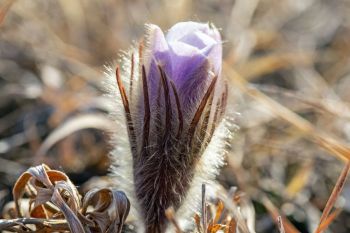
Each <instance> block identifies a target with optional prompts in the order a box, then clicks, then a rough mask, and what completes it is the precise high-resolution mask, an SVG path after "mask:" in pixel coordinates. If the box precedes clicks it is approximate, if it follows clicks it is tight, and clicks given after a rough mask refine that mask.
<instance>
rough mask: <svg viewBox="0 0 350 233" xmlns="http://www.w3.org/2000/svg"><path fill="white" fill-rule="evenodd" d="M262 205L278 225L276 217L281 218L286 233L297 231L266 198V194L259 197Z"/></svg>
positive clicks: (295, 232) (296, 232) (297, 232)
mask: <svg viewBox="0 0 350 233" xmlns="http://www.w3.org/2000/svg"><path fill="white" fill-rule="evenodd" d="M261 200H262V203H263V205H264V206H265V208H266V209H267V210H268V212H269V213H270V215H271V218H272V219H273V220H274V221H275V223H276V225H277V226H279V222H278V218H281V220H283V223H284V229H285V232H286V233H299V231H298V230H297V229H296V228H295V226H294V225H293V224H292V223H291V222H289V220H288V219H287V218H285V217H283V216H282V215H281V214H280V213H279V211H278V209H277V208H276V207H275V205H274V204H273V203H272V202H271V201H270V199H268V198H267V197H266V196H263V197H262V198H261Z"/></svg>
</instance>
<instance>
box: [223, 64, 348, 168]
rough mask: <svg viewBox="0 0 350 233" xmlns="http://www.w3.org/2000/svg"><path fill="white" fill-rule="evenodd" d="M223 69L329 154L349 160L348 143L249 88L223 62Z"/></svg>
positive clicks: (232, 79)
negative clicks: (318, 128)
mask: <svg viewBox="0 0 350 233" xmlns="http://www.w3.org/2000/svg"><path fill="white" fill-rule="evenodd" d="M224 70H225V72H226V73H227V75H228V76H229V77H231V79H230V80H231V81H233V82H234V84H235V86H236V87H238V88H239V89H241V90H242V91H243V92H245V93H247V94H248V95H250V96H252V97H253V98H255V99H256V100H258V101H259V102H261V103H262V104H264V105H265V106H266V107H268V108H269V109H270V110H271V112H272V113H274V114H275V115H277V116H279V117H281V118H282V119H284V120H286V121H287V122H289V123H290V124H292V125H294V126H295V127H296V128H297V129H299V130H300V131H301V132H303V133H304V134H305V135H308V136H310V137H311V138H312V139H313V140H315V141H316V142H317V143H318V144H319V145H320V146H321V147H323V148H324V149H325V150H327V151H329V152H330V153H331V154H334V155H336V156H337V157H338V158H339V159H341V160H343V161H347V160H350V146H349V145H347V144H345V143H340V142H339V141H340V140H335V139H334V138H331V137H329V136H328V135H327V134H326V133H324V132H322V131H320V130H316V129H315V128H314V126H313V125H312V124H311V123H310V122H308V121H307V120H305V119H304V118H302V117H300V116H299V115H298V114H296V113H294V112H292V111H291V110H289V109H288V108H286V107H284V106H282V105H281V104H279V103H278V102H276V101H274V100H273V99H271V98H269V97H268V96H266V95H265V94H263V93H262V92H260V91H259V90H257V89H254V88H249V87H248V82H247V81H246V80H245V79H244V78H243V77H242V76H241V75H240V74H238V73H237V72H236V71H235V70H234V69H233V68H231V67H230V66H229V65H228V64H226V63H224Z"/></svg>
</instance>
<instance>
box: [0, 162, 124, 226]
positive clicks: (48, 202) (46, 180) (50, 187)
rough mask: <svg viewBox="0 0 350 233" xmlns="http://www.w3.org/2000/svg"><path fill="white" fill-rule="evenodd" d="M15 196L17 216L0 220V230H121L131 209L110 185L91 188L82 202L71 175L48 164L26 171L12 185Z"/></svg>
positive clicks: (122, 196)
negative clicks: (24, 202) (23, 203)
mask: <svg viewBox="0 0 350 233" xmlns="http://www.w3.org/2000/svg"><path fill="white" fill-rule="evenodd" d="M24 194H26V195H27V196H28V197H29V207H27V208H28V210H25V211H23V207H22V206H21V199H23V196H24ZM13 197H14V206H15V219H10V220H0V231H3V230H6V231H9V232H67V231H70V232H73V233H85V232H86V233H95V232H96V233H100V232H101V233H102V232H103V233H104V232H106V233H112V232H121V229H122V227H123V224H124V222H125V220H126V217H127V216H128V214H129V209H130V202H129V200H128V198H127V197H126V195H125V194H124V193H123V192H120V191H116V190H114V189H109V188H105V189H93V190H91V191H89V192H88V193H87V194H86V196H85V198H84V199H83V202H82V201H81V196H80V195H79V193H78V190H77V189H76V187H75V186H74V184H73V183H72V182H71V181H70V180H69V178H68V176H67V175H66V174H64V173H63V172H60V171H56V170H51V169H50V168H49V167H48V166H46V165H40V166H36V167H31V168H29V169H28V170H27V171H26V172H24V173H23V174H22V175H21V176H20V178H19V179H18V180H17V182H16V184H15V186H14V188H13ZM90 206H91V207H92V208H88V207H90ZM23 213H28V214H27V216H25V215H24V214H23Z"/></svg>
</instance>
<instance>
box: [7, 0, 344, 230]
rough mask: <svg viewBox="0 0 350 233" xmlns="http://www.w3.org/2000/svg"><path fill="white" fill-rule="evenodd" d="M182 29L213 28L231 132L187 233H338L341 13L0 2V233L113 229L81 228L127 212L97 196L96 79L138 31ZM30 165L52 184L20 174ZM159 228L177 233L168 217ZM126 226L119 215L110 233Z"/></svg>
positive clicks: (104, 147)
mask: <svg viewBox="0 0 350 233" xmlns="http://www.w3.org/2000/svg"><path fill="white" fill-rule="evenodd" d="M187 20H196V21H210V22H213V23H214V24H215V25H216V26H217V27H219V28H221V32H222V35H223V38H224V41H225V43H224V45H223V47H224V67H223V74H224V75H226V76H227V78H228V79H229V80H230V82H231V86H230V91H231V96H230V103H229V106H228V108H229V109H230V111H231V112H234V114H235V123H236V125H237V126H238V127H239V129H237V132H236V133H235V137H234V138H233V139H232V141H231V144H230V146H228V150H229V154H228V157H227V165H226V166H225V167H224V169H223V170H222V173H221V175H220V176H219V177H218V179H219V182H220V185H219V190H221V191H220V192H219V193H217V194H216V196H214V197H213V196H209V194H207V195H206V194H205V193H206V192H205V187H203V204H202V210H201V211H200V213H199V214H198V215H195V217H194V219H195V222H196V228H197V231H198V232H218V231H220V230H222V231H224V232H236V228H238V229H239V232H254V231H253V230H252V229H255V231H256V232H286V233H294V232H317V233H318V232H337V233H341V232H349V231H350V225H349V219H350V204H349V203H350V202H349V201H348V199H350V186H349V185H347V184H346V182H345V181H346V176H347V174H348V171H349V166H350V163H349V162H348V161H349V159H350V146H349V143H348V142H349V141H350V105H349V104H350V93H349V90H350V56H349V55H350V1H348V0H334V1H330V0H328V1H327V0H283V1H281V0H260V1H259V0H235V1H233V0H220V1H214V0H203V1H199V0H195V1H185V0H179V1H171V0H169V1H166V0H162V1H156V0H154V1H141V0H131V1H122V0H103V1H102V0H80V1H68V0H17V1H16V0H0V210H1V211H0V217H1V218H7V219H9V218H12V219H13V218H16V219H17V220H16V221H12V222H11V221H10V222H9V221H4V220H0V230H2V229H5V228H6V229H8V230H11V229H12V230H13V231H18V232H26V231H30V229H31V228H32V229H33V227H34V225H36V226H37V227H38V228H37V229H39V228H40V229H42V232H50V231H55V230H56V231H64V230H67V229H68V226H69V224H71V222H70V221H77V222H81V223H82V225H83V223H84V219H86V221H87V222H88V221H90V225H89V226H88V227H87V228H89V229H87V228H86V229H85V231H86V232H89V231H88V230H91V232H105V231H106V229H105V228H103V227H101V226H104V225H103V224H107V225H108V224H109V226H113V227H116V228H111V229H109V230H111V232H116V231H117V229H121V225H122V222H123V221H124V220H123V215H120V216H117V218H114V219H113V218H111V219H112V220H111V221H112V222H108V223H103V224H102V223H101V224H97V225H99V226H100V228H99V227H97V225H96V223H97V222H98V220H96V217H95V218H94V216H96V213H97V212H98V213H97V215H99V214H101V215H103V214H110V212H108V211H110V209H112V210H115V209H119V211H121V212H119V213H120V214H122V213H124V214H125V213H127V212H128V204H126V203H127V199H125V197H124V196H123V194H121V193H118V194H119V196H118V195H117V194H116V193H117V192H116V191H115V190H112V189H104V188H105V187H110V186H111V182H112V181H111V178H109V177H108V176H107V173H108V167H109V158H108V152H109V150H110V146H109V145H108V134H107V133H106V132H108V130H109V129H110V127H113V123H111V122H110V120H109V119H108V117H107V113H108V112H109V110H110V109H109V107H108V106H109V105H108V104H107V101H109V100H107V99H105V98H104V97H103V96H102V95H101V94H102V90H103V88H102V85H103V82H102V81H103V71H104V67H103V66H104V65H105V64H108V63H110V62H112V61H113V60H114V59H116V58H117V57H118V55H117V54H118V52H119V51H120V50H127V49H128V47H129V46H130V45H131V44H132V43H133V41H137V40H138V39H140V38H141V36H142V34H143V25H144V23H148V22H151V23H155V24H158V25H160V26H161V27H162V28H163V29H167V28H169V27H170V26H171V25H173V24H174V23H176V22H178V21H187ZM42 163H45V164H48V165H49V166H50V167H51V168H52V169H56V170H60V171H62V172H59V171H55V170H50V169H49V168H48V167H47V166H39V167H34V168H31V169H29V170H28V171H27V172H26V170H27V169H28V168H30V167H33V166H37V165H40V164H42ZM35 169H39V170H40V171H42V172H43V171H45V172H46V173H50V171H51V173H50V174H51V176H52V177H53V178H52V177H51V178H52V179H50V175H49V174H46V175H43V173H45V172H43V173H41V175H38V174H37V173H36V172H35ZM63 172H64V173H63ZM22 173H23V175H22V178H23V176H26V177H27V178H26V180H23V179H22V178H20V179H19V181H17V185H16V186H15V182H16V180H17V179H18V178H19V177H20V175H21V174H22ZM67 176H68V177H69V178H68V177H67ZM21 179H22V180H21ZM69 179H70V180H71V181H72V182H73V183H74V184H75V185H77V186H78V190H76V188H75V186H74V185H72V183H71V181H70V180H69ZM53 181H54V182H53ZM58 181H59V182H58ZM27 182H28V183H27ZM51 182H53V183H51ZM113 182H118V180H113ZM25 184H28V185H27V186H24V185H25ZM208 188H209V187H207V189H208ZM12 190H13V195H12ZM43 190H46V191H43ZM24 191H26V192H27V195H26V196H25V200H27V202H28V201H30V200H31V203H32V204H33V202H35V201H36V200H37V199H38V197H40V198H41V199H40V198H39V199H40V200H41V202H42V203H43V205H42V206H41V207H40V208H37V209H36V211H34V213H35V214H36V215H35V214H34V215H32V216H31V217H32V218H29V219H27V221H29V222H23V219H21V217H22V214H21V213H20V211H23V214H25V212H27V215H29V210H30V208H31V207H30V205H28V206H24V205H22V206H21V208H22V209H20V208H17V212H16V211H14V210H13V209H11V204H14V203H13V202H12V203H11V202H10V201H11V200H12V199H14V201H15V203H16V202H17V201H18V200H19V199H21V198H22V196H21V195H20V194H22V193H23V192H24ZM43 192H44V193H45V194H43ZM79 193H80V194H79ZM91 193H93V194H91ZM39 194H41V196H40V195H39ZM43 195H47V196H43ZM89 195H90V196H91V195H100V196H99V197H100V198H102V199H101V200H104V201H105V202H106V203H107V204H106V205H107V206H106V205H105V206H103V208H102V207H101V206H100V207H101V208H96V209H95V210H96V211H95V212H94V211H92V212H91V211H90V212H87V210H86V209H84V208H86V205H92V206H95V207H96V206H98V205H99V204H101V203H96V202H92V200H90V199H89ZM83 196H84V197H85V199H82V197H83ZM22 201H23V200H22ZM84 201H85V202H84ZM111 203H112V204H111ZM67 206H68V207H67ZM84 206H85V207H84ZM238 206H239V207H240V210H238ZM17 207H18V206H17ZM49 207H50V208H49ZM66 207H67V208H66ZM109 208H110V209H109ZM31 210H32V211H33V209H31ZM49 210H50V211H49ZM122 210H124V211H125V212H122ZM84 211H85V212H84ZM1 212H2V213H1ZM67 213H68V215H69V213H70V214H72V215H73V216H75V217H73V218H67ZM94 214H95V215H94ZM104 216H105V215H104ZM113 216H114V215H113ZM167 216H168V218H169V219H170V221H171V222H172V224H173V225H174V229H176V231H177V232H181V229H180V227H179V226H178V223H177V220H176V218H175V217H174V213H173V211H172V210H169V211H168V212H167ZM204 216H207V218H205V217H204ZM114 217H116V216H114ZM45 219H46V220H45ZM65 219H68V220H69V221H68V222H67V221H65ZM72 219H73V220H72ZM44 220H45V221H44ZM113 221H114V222H113ZM132 223H133V216H131V215H129V217H128V219H127V220H126V224H125V226H124V230H129V231H131V230H132ZM6 224H7V225H6ZM8 224H10V225H8ZM11 224H12V225H11ZM67 224H68V225H67ZM94 224H95V225H94ZM27 225H28V226H27ZM78 225H79V224H78ZM87 225H88V224H87ZM14 226H20V227H14ZM90 226H91V227H90ZM55 227H57V228H55ZM118 227H119V228H118ZM102 228H103V229H102ZM204 229H207V230H206V231H205V230H204ZM80 230H81V229H80ZM76 232H83V231H79V229H78V230H77V231H76Z"/></svg>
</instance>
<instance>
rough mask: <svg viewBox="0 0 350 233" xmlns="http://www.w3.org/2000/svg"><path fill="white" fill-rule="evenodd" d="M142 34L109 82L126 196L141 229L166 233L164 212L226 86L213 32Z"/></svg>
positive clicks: (185, 181)
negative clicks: (113, 85)
mask: <svg viewBox="0 0 350 233" xmlns="http://www.w3.org/2000/svg"><path fill="white" fill-rule="evenodd" d="M147 28H148V35H147V36H146V41H145V46H144V47H143V45H140V47H139V49H138V51H137V52H131V54H130V57H129V59H130V66H126V65H125V64H124V71H123V72H122V74H120V71H119V69H117V73H116V76H117V83H118V90H119V92H120V96H121V100H122V103H123V107H124V112H125V119H126V123H127V124H126V125H127V132H128V138H129V143H128V145H129V146H130V151H131V156H132V173H133V184H134V188H133V189H134V190H133V191H134V193H135V197H136V199H137V202H138V206H139V209H140V212H141V216H142V218H143V221H144V224H145V231H146V232H147V233H157V232H164V231H165V229H166V226H167V219H166V217H165V210H166V209H167V208H169V207H171V206H172V207H173V208H174V209H175V210H178V209H179V207H180V206H181V204H182V203H183V201H184V200H185V199H186V198H187V196H188V192H189V189H190V188H191V185H192V183H193V180H194V178H195V177H196V175H197V174H196V172H197V171H198V166H199V164H203V163H202V162H201V159H202V157H203V154H204V153H206V150H207V148H208V145H209V144H210V142H211V141H213V135H214V132H215V129H216V128H217V126H218V124H219V123H220V121H221V119H222V116H223V114H224V111H225V107H226V101H227V86H226V83H225V81H224V80H223V78H222V77H221V64H222V58H221V57H222V41H221V37H220V34H219V32H218V30H217V29H216V28H214V27H212V26H210V25H208V24H202V23H195V22H182V23H178V24H176V25H174V26H173V27H172V28H171V29H170V30H169V31H168V33H167V34H166V36H164V34H163V32H162V30H161V29H160V28H159V27H158V26H156V25H148V27H147ZM118 98H120V97H118ZM118 134H120V132H118ZM116 138H117V140H118V135H117V136H116ZM117 143H118V142H117ZM215 153H217V152H215ZM215 153H213V155H212V156H215V155H214V154H215ZM219 154H220V153H219ZM115 156H116V157H117V156H119V155H115ZM219 160H220V159H219ZM220 161H221V160H220ZM209 166H218V164H215V163H213V164H210V165H209ZM206 169H207V170H208V173H210V172H211V171H212V170H215V169H210V168H209V167H208V168H206ZM202 172H203V171H202Z"/></svg>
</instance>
